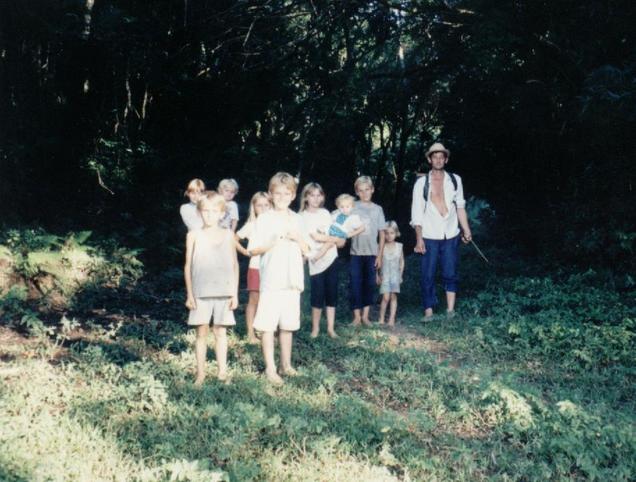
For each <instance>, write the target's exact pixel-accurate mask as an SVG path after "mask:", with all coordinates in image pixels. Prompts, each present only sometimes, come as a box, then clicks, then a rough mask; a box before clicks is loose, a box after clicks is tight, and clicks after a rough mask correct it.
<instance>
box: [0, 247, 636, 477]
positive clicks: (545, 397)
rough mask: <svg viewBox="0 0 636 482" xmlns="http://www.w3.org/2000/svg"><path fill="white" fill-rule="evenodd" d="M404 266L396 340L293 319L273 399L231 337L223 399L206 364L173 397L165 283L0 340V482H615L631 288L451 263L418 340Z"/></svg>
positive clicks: (412, 291) (188, 374)
mask: <svg viewBox="0 0 636 482" xmlns="http://www.w3.org/2000/svg"><path fill="white" fill-rule="evenodd" d="M415 262H416V261H415V260H414V259H409V260H408V266H407V279H406V282H405V284H404V288H405V293H404V294H403V295H402V297H401V298H400V302H401V306H400V308H399V314H400V316H399V320H400V325H399V328H398V329H397V330H396V331H395V332H391V331H388V330H382V329H379V328H377V327H375V328H372V329H362V330H354V329H352V328H350V327H348V325H347V323H348V321H349V317H348V313H347V311H346V305H345V304H344V303H343V305H342V306H341V307H339V317H338V326H337V330H338V332H339V334H340V338H339V339H338V340H336V341H332V340H330V339H328V338H327V337H326V336H321V337H320V338H318V339H317V340H310V339H309V336H308V331H309V326H308V325H309V320H308V319H305V320H304V322H303V327H302V329H301V332H300V333H299V335H298V336H297V337H296V339H295V346H294V362H295V364H296V366H297V367H298V368H299V369H300V375H299V376H298V377H296V378H293V379H288V381H287V382H286V384H285V385H284V386H283V387H281V388H273V387H271V386H269V385H268V384H267V383H265V382H264V381H263V378H262V375H261V372H262V368H263V363H262V357H261V355H260V350H259V347H257V346H251V345H247V344H246V343H245V342H244V339H243V334H244V330H243V328H242V326H239V328H237V330H236V332H235V333H233V334H232V335H231V348H230V366H231V367H232V372H233V378H232V381H231V383H230V384H228V385H222V384H219V383H216V382H215V381H214V378H213V375H214V373H215V366H214V362H213V361H211V362H210V364H209V372H210V379H209V381H208V382H207V383H206V384H205V385H204V387H203V388H202V389H200V390H197V389H195V388H194V387H193V386H192V378H193V373H192V372H193V367H194V356H193V353H192V350H191V348H190V347H191V345H192V341H193V339H194V338H193V333H192V332H191V331H189V330H187V328H186V327H185V326H184V315H185V313H184V311H183V309H182V308H181V307H182V299H181V297H182V294H181V293H180V291H179V289H180V285H179V283H180V278H179V275H178V273H177V270H175V271H174V272H168V273H166V274H165V275H164V276H162V277H161V279H155V280H153V283H152V284H149V283H146V284H144V283H140V284H139V285H138V286H137V287H136V288H134V289H133V288H131V287H128V288H126V289H124V290H120V291H118V292H116V293H102V295H103V296H102V297H101V298H98V297H97V296H98V295H97V294H96V293H92V294H91V296H92V297H93V298H90V299H83V300H82V302H81V303H77V304H76V306H77V307H79V308H78V311H77V312H75V313H69V314H68V315H67V316H69V317H71V316H75V317H76V318H77V319H78V321H80V322H81V325H80V327H77V326H74V325H73V324H72V323H71V325H72V326H70V327H69V323H68V321H67V323H66V329H63V328H61V327H58V328H56V330H55V333H56V334H57V336H49V335H42V334H40V335H39V336H36V337H31V338H28V339H23V338H20V337H18V335H15V334H12V333H13V332H10V331H9V330H8V329H5V330H4V332H3V333H4V335H5V336H9V335H10V336H12V338H11V339H10V340H8V341H7V342H6V343H2V345H0V359H1V360H2V362H1V364H0V379H1V380H2V384H1V385H0V479H1V480H15V481H21V480H29V481H30V480H122V481H130V480H191V481H197V480H200V481H210V480H276V481H279V480H290V481H291V480H325V481H338V480H342V481H345V480H346V481H351V480H361V481H362V480H364V481H370V480H371V481H382V480H486V479H488V480H549V479H552V480H579V479H589V480H601V479H604V480H630V479H633V474H634V473H636V437H635V434H634V427H635V423H634V422H635V418H636V417H635V410H634V409H635V402H634V400H635V398H636V397H635V396H634V395H635V394H634V381H635V380H634V379H635V367H636V364H635V363H634V361H635V360H634V354H635V353H636V351H635V350H634V348H635V346H634V345H635V343H634V337H635V326H634V319H635V317H634V305H635V304H634V299H633V295H630V292H628V291H627V292H623V291H621V286H620V283H618V282H617V281H616V280H614V281H612V282H611V283H610V281H611V280H609V279H608V278H607V277H606V276H601V275H600V274H596V273H591V272H589V273H584V274H577V273H567V272H556V273H553V274H551V275H546V274H540V273H541V272H542V271H546V270H545V269H535V272H530V271H528V269H526V268H525V265H524V264H523V263H517V264H515V265H513V264H512V263H508V264H506V265H504V264H503V263H501V262H500V264H499V266H506V267H505V268H503V267H500V268H486V269H484V266H482V265H480V264H478V263H480V261H479V260H476V259H473V258H472V257H467V259H465V260H464V262H463V264H462V273H463V274H464V281H463V285H464V286H466V287H467V288H470V289H468V290H467V291H465V292H463V293H461V295H460V303H459V316H458V317H457V318H455V319H453V320H448V321H447V320H445V319H442V318H440V319H437V320H435V321H433V322H431V323H427V324H422V323H421V322H420V321H419V320H420V312H419V309H417V308H416V307H417V276H416V273H417V266H416V265H415ZM546 272H547V271H546ZM175 288H176V289H175ZM628 295H629V296H631V297H629V296H628ZM343 298H345V297H344V296H343ZM343 301H344V300H343ZM91 305H92V306H93V307H94V308H98V310H93V311H91V310H89V309H88V307H89V306H91ZM94 313H98V314H94ZM238 318H239V320H243V316H242V313H240V314H239V317H238ZM209 359H210V360H213V353H212V351H210V353H209Z"/></svg>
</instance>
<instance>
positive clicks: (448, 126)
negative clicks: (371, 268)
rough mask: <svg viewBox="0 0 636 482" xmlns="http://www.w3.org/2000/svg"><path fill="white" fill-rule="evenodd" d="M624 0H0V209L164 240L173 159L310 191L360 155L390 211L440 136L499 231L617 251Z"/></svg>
mask: <svg viewBox="0 0 636 482" xmlns="http://www.w3.org/2000/svg"><path fill="white" fill-rule="evenodd" d="M635 14H636V5H634V3H633V2H631V1H629V0H623V1H620V0H617V1H606V0H603V1H601V0H591V1H588V2H578V1H574V0H561V1H558V2H553V1H535V0H516V1H509V2H501V1H495V0H464V1H458V0H447V1H432V0H431V1H424V0H413V1H355V0H352V1H347V2H340V1H311V0H309V1H300V0H294V1H292V0H285V1H283V0H267V1H265V0H261V1H236V0H234V1H221V0H219V1H214V2H209V1H200V0H184V1H182V2H174V1H156V2H150V3H149V2H142V1H135V0H129V1H94V0H65V1H59V2H50V1H42V0H39V1H38V0H31V1H24V2H8V1H6V2H2V3H1V4H0V75H1V77H0V78H1V81H0V82H1V83H0V102H1V105H0V112H1V114H0V122H1V123H2V124H1V126H0V170H1V175H0V192H1V193H2V202H1V203H0V210H1V212H0V215H1V216H2V219H3V220H4V222H5V223H6V224H10V225H14V224H19V223H26V224H28V223H38V224H40V225H44V226H46V227H47V228H51V227H54V228H56V229H58V230H59V229H62V230H64V229H86V228H88V229H95V228H97V229H108V230H111V231H117V232H119V233H120V234H122V235H123V234H124V233H130V232H131V228H133V227H134V228H135V229H138V228H139V229H143V230H144V232H146V233H147V232H165V231H166V228H168V229H167V230H168V232H172V233H175V234H174V235H173V236H174V239H177V235H178V236H181V234H182V233H180V232H178V226H179V221H178V217H177V216H176V209H177V206H178V204H179V203H180V202H181V195H182V191H183V188H184V187H185V184H186V183H187V181H188V180H189V179H190V178H192V177H201V178H203V179H204V180H205V181H206V182H207V183H208V184H209V185H210V186H211V187H215V186H216V183H217V182H218V180H220V179H221V178H223V177H234V178H236V179H237V180H238V181H239V183H240V185H241V191H240V194H239V200H240V201H241V203H242V207H243V209H244V207H245V203H246V202H247V200H248V199H249V196H250V195H251V193H252V192H254V191H256V190H259V189H263V188H264V187H265V182H266V179H268V177H269V176H270V175H271V174H272V173H273V172H275V171H277V170H281V169H284V170H288V171H290V172H292V173H294V174H298V175H299V176H300V179H301V183H304V182H307V181H310V180H312V181H318V182H320V183H322V184H323V185H325V186H326V187H327V194H328V198H329V202H332V200H333V198H334V197H335V196H336V195H337V194H339V193H341V192H351V191H352V181H353V179H354V178H355V176H356V175H358V174H360V173H363V174H368V175H370V176H372V177H373V179H374V180H375V182H376V186H377V189H376V198H377V199H378V201H379V202H380V203H381V204H382V205H383V206H384V208H385V210H386V212H387V215H388V216H390V217H391V218H396V219H398V221H399V222H400V223H404V224H405V223H407V222H408V219H409V212H408V206H409V203H410V191H411V188H412V185H413V182H414V179H415V176H416V174H417V173H418V172H422V171H423V170H425V169H426V167H427V166H426V163H425V158H424V152H425V151H426V149H427V147H428V146H429V145H430V144H431V143H432V142H433V141H436V140H441V141H442V142H444V143H445V144H446V145H447V146H448V147H449V148H450V149H451V151H452V154H451V159H450V164H449V170H451V171H454V172H457V173H459V174H460V175H461V176H462V177H463V178H464V180H465V186H466V192H467V194H468V195H470V196H476V197H478V198H480V199H484V200H486V201H487V202H488V203H489V204H490V205H491V206H492V207H493V208H494V210H495V212H496V213H497V217H498V220H499V221H500V223H499V224H500V226H502V227H505V228H506V229H507V234H508V235H510V236H511V237H512V239H514V240H516V241H519V242H521V244H522V245H523V246H525V247H527V248H530V249H532V250H533V251H535V250H541V251H545V247H546V246H549V249H548V250H549V251H550V252H553V253H554V254H556V255H559V256H562V257H564V258H565V259H569V258H576V259H581V258H583V257H588V256H589V255H591V254H598V253H600V252H608V251H609V254H610V255H611V256H613V257H615V259H617V260H619V261H625V260H628V259H631V257H632V256H631V255H632V252H633V247H634V240H635V239H636V232H635V230H634V225H635V223H634V221H635V220H634V210H633V208H632V205H633V202H634V200H635V196H634V189H633V179H634V162H633V161H634V153H635V152H636V140H635V137H634V136H633V132H634V131H635V127H636V50H635V49H634V45H635V44H636V42H635V36H636V33H635V32H634V29H633V25H634V24H635V23H636V15H635ZM169 239H173V238H169ZM171 242H172V241H171Z"/></svg>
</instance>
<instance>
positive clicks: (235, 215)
mask: <svg viewBox="0 0 636 482" xmlns="http://www.w3.org/2000/svg"><path fill="white" fill-rule="evenodd" d="M217 189H218V191H219V194H221V195H222V196H223V197H224V198H225V206H226V208H225V215H224V216H223V219H222V220H221V227H222V228H226V229H231V230H232V231H236V226H237V225H238V222H239V211H238V204H236V201H234V196H236V195H237V194H238V190H239V185H238V182H236V180H235V179H222V180H221V182H219V187H218V188H217Z"/></svg>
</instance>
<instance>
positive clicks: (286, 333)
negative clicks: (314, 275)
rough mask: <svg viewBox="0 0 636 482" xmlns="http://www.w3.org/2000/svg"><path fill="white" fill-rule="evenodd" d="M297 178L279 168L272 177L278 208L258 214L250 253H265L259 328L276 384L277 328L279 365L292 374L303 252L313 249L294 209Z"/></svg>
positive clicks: (269, 374) (268, 371)
mask: <svg viewBox="0 0 636 482" xmlns="http://www.w3.org/2000/svg"><path fill="white" fill-rule="evenodd" d="M297 187H298V183H297V181H296V179H295V178H294V177H293V176H292V175H291V174H288V173H285V172H279V173H278V174H276V175H275V176H274V177H272V179H271V180H270V182H269V193H270V195H271V197H272V203H273V205H274V209H273V210H270V211H267V212H265V213H263V214H261V215H260V216H259V217H258V218H257V219H256V227H255V230H254V238H253V239H254V248H253V249H249V250H248V251H249V254H250V256H256V255H261V264H260V299H259V302H258V308H257V310H256V317H255V319H254V329H255V330H258V331H261V332H262V333H263V334H262V337H261V343H262V348H263V357H264V358H265V375H266V377H267V379H268V380H269V381H270V382H271V383H273V384H276V385H280V384H282V383H283V380H282V379H281V377H280V376H279V375H278V373H277V370H276V364H275V362H274V333H275V331H276V329H277V328H278V330H279V341H280V369H281V373H282V374H284V375H293V374H295V373H296V370H294V368H293V367H292V364H291V351H292V340H293V332H294V331H296V330H298V329H299V328H300V293H301V292H302V291H303V289H304V271H303V269H304V268H303V254H306V253H308V252H309V245H308V243H307V240H306V239H305V238H304V237H303V229H302V219H301V217H300V215H299V214H297V213H295V212H294V211H292V210H290V209H289V205H290V204H291V202H292V201H293V200H294V198H295V197H296V189H297Z"/></svg>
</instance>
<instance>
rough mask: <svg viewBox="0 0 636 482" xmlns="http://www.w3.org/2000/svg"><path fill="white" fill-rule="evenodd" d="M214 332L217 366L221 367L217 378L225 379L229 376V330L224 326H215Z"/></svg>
mask: <svg viewBox="0 0 636 482" xmlns="http://www.w3.org/2000/svg"><path fill="white" fill-rule="evenodd" d="M212 332H213V333H214V353H215V355H216V366H217V367H218V368H219V372H218V374H217V378H218V379H219V380H225V379H226V378H227V330H226V328H225V327H224V326H213V327H212Z"/></svg>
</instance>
